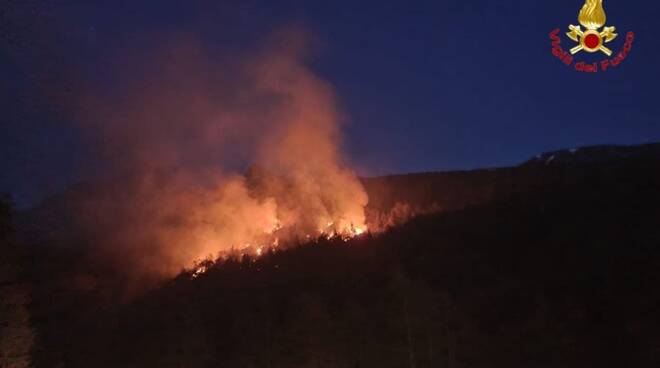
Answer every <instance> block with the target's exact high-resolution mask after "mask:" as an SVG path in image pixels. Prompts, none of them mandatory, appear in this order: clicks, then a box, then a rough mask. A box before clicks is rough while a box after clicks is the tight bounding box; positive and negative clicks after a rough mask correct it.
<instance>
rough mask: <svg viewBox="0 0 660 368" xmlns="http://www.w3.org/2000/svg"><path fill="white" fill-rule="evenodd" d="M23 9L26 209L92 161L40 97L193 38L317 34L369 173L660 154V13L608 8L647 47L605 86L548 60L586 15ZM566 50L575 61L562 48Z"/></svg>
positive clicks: (6, 43)
mask: <svg viewBox="0 0 660 368" xmlns="http://www.w3.org/2000/svg"><path fill="white" fill-rule="evenodd" d="M15 3H18V4H13V5H12V4H11V2H3V4H4V5H0V10H1V11H2V13H0V15H1V16H2V18H1V20H0V23H2V25H0V31H1V32H2V40H1V42H2V43H0V46H1V47H2V49H1V52H0V80H1V81H2V83H1V84H0V97H1V98H2V100H1V101H2V102H1V108H2V111H3V114H2V116H1V117H0V119H2V120H0V121H1V124H2V132H3V133H2V136H1V137H0V168H1V169H2V175H1V176H0V191H10V192H13V193H14V194H15V196H16V197H17V199H18V201H19V202H26V201H27V202H29V201H33V200H34V198H38V197H40V196H43V195H45V194H48V193H49V192H52V191H55V190H58V189H59V188H62V187H63V186H65V185H66V184H67V183H69V182H70V181H72V180H75V178H76V173H77V166H78V165H80V161H81V159H84V157H85V154H86V152H85V148H84V147H82V146H81V144H80V140H79V139H78V137H77V134H78V133H77V132H76V131H75V130H73V129H72V128H71V125H68V124H66V122H63V121H62V119H64V118H63V116H62V115H61V114H58V111H57V110H58V109H57V103H53V100H58V101H59V100H61V99H62V98H61V96H55V97H53V93H55V95H58V94H62V95H63V96H66V88H65V87H59V88H60V90H58V92H53V91H52V90H51V89H48V88H46V89H44V88H42V86H43V85H49V84H52V85H59V86H65V85H66V84H67V83H75V81H72V80H71V79H72V76H74V78H73V79H74V80H75V79H76V77H79V78H80V79H81V80H85V81H86V82H89V80H92V81H94V80H97V82H98V83H101V84H102V83H104V81H103V79H104V77H105V76H107V75H109V73H107V70H108V69H109V68H111V67H112V66H111V65H110V64H109V63H108V62H107V60H108V59H110V58H111V57H112V56H116V55H118V54H121V52H122V48H123V47H124V46H125V45H126V44H129V43H130V44H136V43H137V44H140V43H143V44H145V45H148V44H149V43H150V42H151V41H154V40H157V39H160V38H162V37H164V36H165V35H168V34H174V33H180V32H185V33H188V34H192V35H194V36H195V37H198V38H199V39H201V40H202V41H203V43H204V45H205V47H207V48H208V49H209V50H212V51H213V50H217V51H218V52H224V51H223V50H225V51H226V50H227V49H231V48H241V47H249V45H253V44H256V43H258V42H259V41H260V40H261V39H263V38H264V36H265V35H267V34H269V33H270V32H271V31H272V30H273V29H276V28H278V27H280V26H282V25H286V24H289V23H292V22H293V23H297V24H302V25H304V27H305V28H307V29H308V30H309V31H311V32H312V33H313V34H315V35H316V36H317V38H318V45H319V47H317V51H316V53H315V58H314V60H313V63H312V67H313V68H314V69H315V70H316V71H317V72H318V73H319V74H320V75H321V76H323V77H324V78H325V79H327V80H328V81H330V83H332V85H333V86H334V87H335V89H336V92H337V95H338V96H339V99H340V102H341V104H342V107H343V108H344V110H345V111H346V113H347V115H348V117H349V124H348V125H347V126H346V127H345V133H346V136H347V140H346V150H347V152H348V156H349V159H350V160H351V161H352V163H353V164H354V165H355V167H356V168H357V169H358V170H359V171H360V172H361V173H362V174H368V175H375V174H385V173H397V172H412V171H430V170H449V169H471V168H480V167H493V166H504V165H512V164H516V163H519V162H521V161H523V160H525V159H527V158H528V157H530V156H532V155H534V154H536V153H539V152H542V151H547V150H552V149H557V148H568V147H575V146H582V145H591V144H602V143H620V144H634V143H642V142H650V141H658V140H660V121H659V120H658V118H657V117H658V116H659V114H660V103H659V102H658V97H657V96H658V92H657V91H658V87H659V86H660V38H659V37H658V35H657V33H656V32H657V31H656V30H655V29H654V27H655V26H656V24H657V22H656V19H657V17H658V15H659V14H660V4H658V3H657V2H651V1H613V0H605V2H604V5H605V9H606V11H607V14H608V24H609V25H614V26H616V27H617V29H618V31H619V34H620V36H619V38H618V39H617V40H615V41H614V42H612V43H611V44H610V47H611V48H612V49H614V50H615V51H618V50H619V49H620V48H621V47H622V44H623V39H624V38H625V32H626V31H629V30H630V31H634V32H635V34H636V39H635V43H634V47H633V50H632V52H631V54H630V55H629V56H628V58H627V59H626V60H625V61H624V62H623V64H622V65H621V66H620V67H619V68H618V69H613V70H610V71H608V72H606V73H598V74H583V73H578V72H575V71H573V70H572V69H570V68H568V67H566V66H564V65H563V64H561V63H560V62H559V60H557V59H555V58H554V57H553V56H552V55H551V52H550V48H551V47H550V40H549V38H548V33H549V32H550V31H551V30H552V29H554V28H561V29H562V31H563V30H564V29H565V28H566V27H567V26H568V24H571V23H573V24H577V15H578V11H579V9H580V7H581V6H582V3H581V1H579V0H577V1H567V0H561V1H542V2H540V1H506V0H502V1H496V2H495V1H484V0H479V1H465V0H445V1H442V0H437V1H405V2H403V1H401V2H395V1H379V2H376V1H310V0H308V1H275V0H261V1H257V0H246V1H235V2H223V1H219V0H214V1H172V0H153V1H97V2H94V1H45V0H42V1H38V0H36V1H29V2H28V1H26V2H15ZM563 33H564V32H562V37H563ZM562 45H563V47H564V48H565V49H569V48H570V47H572V45H571V41H570V40H568V39H567V38H565V37H563V41H562ZM581 57H583V58H584V59H585V60H594V61H595V60H600V59H602V58H603V56H600V55H596V56H594V55H585V54H582V55H581ZM63 80H66V82H63ZM46 90H48V92H46ZM64 99H65V98H64Z"/></svg>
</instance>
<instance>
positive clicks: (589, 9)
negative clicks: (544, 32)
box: [550, 0, 635, 73]
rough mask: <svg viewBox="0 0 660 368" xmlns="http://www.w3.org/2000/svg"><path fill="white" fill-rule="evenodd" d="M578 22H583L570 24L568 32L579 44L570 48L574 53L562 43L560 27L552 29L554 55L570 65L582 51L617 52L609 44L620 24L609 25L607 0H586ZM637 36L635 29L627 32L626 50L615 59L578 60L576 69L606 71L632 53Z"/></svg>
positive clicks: (624, 48)
mask: <svg viewBox="0 0 660 368" xmlns="http://www.w3.org/2000/svg"><path fill="white" fill-rule="evenodd" d="M578 22H579V23H580V25H573V24H571V25H569V26H568V32H567V33H566V36H568V38H569V39H571V40H572V41H574V42H576V43H577V45H575V47H573V48H571V49H570V53H569V52H566V51H564V50H563V49H562V48H561V46H560V44H561V40H560V39H559V36H558V34H559V32H560V30H559V29H555V30H554V31H552V32H551V33H550V39H551V40H552V47H553V48H552V53H553V55H555V56H556V57H557V58H559V59H560V60H561V61H562V62H564V64H566V65H572V64H573V59H574V58H573V55H576V54H578V53H580V52H582V51H584V52H587V53H598V52H600V53H602V54H605V55H606V56H607V57H611V56H612V54H613V52H612V50H611V49H610V48H609V47H607V46H606V44H608V43H610V42H612V41H614V40H615V39H616V38H617V36H618V34H617V33H616V27H614V26H612V25H610V26H607V23H606V22H607V15H606V14H605V9H604V8H603V0H585V3H584V5H583V6H582V9H581V10H580V13H579V15H578ZM583 27H584V28H583ZM634 38H635V34H634V33H633V32H628V33H627V34H626V42H625V44H624V47H623V50H622V51H621V52H619V53H618V54H617V55H616V57H615V58H614V59H605V60H602V61H600V62H594V63H590V64H587V63H585V62H578V63H576V64H575V69H576V70H578V71H583V72H592V73H595V72H598V71H599V70H601V71H606V70H607V69H608V67H610V66H612V67H616V66H618V65H619V64H620V63H621V61H623V60H624V59H625V58H626V57H627V56H628V53H629V52H630V50H631V49H632V43H633V40H634ZM599 66H600V68H599Z"/></svg>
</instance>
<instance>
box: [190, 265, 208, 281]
mask: <svg viewBox="0 0 660 368" xmlns="http://www.w3.org/2000/svg"><path fill="white" fill-rule="evenodd" d="M206 271H208V268H207V267H206V266H205V265H202V266H199V267H197V268H196V269H195V271H194V272H193V273H192V275H191V276H190V278H191V279H196V278H198V277H199V276H201V275H203V274H205V273H206Z"/></svg>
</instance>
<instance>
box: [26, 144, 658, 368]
mask: <svg viewBox="0 0 660 368" xmlns="http://www.w3.org/2000/svg"><path fill="white" fill-rule="evenodd" d="M608 162H611V161H608ZM658 162H659V161H657V160H655V159H651V158H649V157H644V158H640V157H635V158H630V159H626V160H623V161H621V162H618V163H616V164H603V163H598V164H585V163H560V164H551V163H548V164H546V163H542V164H535V163H533V162H532V163H530V164H528V165H523V166H521V167H519V168H512V169H503V170H498V171H484V172H477V173H475V175H476V176H475V177H472V178H470V174H469V173H459V174H441V175H457V176H458V177H460V178H462V179H461V180H464V181H465V182H464V183H461V184H460V185H455V186H454V188H453V189H452V188H451V186H450V185H449V184H446V182H444V184H443V182H442V181H440V180H437V179H434V178H435V176H434V175H436V174H431V175H429V176H428V178H429V181H428V183H427V184H424V180H422V179H421V178H422V177H421V176H420V177H415V179H414V183H413V182H409V184H408V185H407V186H406V185H404V187H407V188H408V191H406V190H404V187H402V188H401V189H400V190H397V191H391V193H397V195H398V198H397V197H396V196H394V195H392V196H389V197H388V198H385V197H381V198H377V197H374V196H372V199H373V198H376V200H377V201H378V200H382V201H383V203H385V202H386V201H390V202H396V201H406V200H407V199H406V197H409V198H410V201H420V202H417V203H419V204H420V205H423V202H421V200H420V199H418V197H415V196H417V195H420V193H425V195H428V196H430V197H429V198H430V199H429V198H426V199H424V200H440V199H442V198H444V196H447V194H446V191H450V192H451V191H452V190H453V193H458V194H456V196H459V195H463V196H464V197H463V199H461V200H460V201H459V200H456V204H454V205H451V206H450V205H445V207H444V208H448V209H447V210H446V211H445V212H442V213H438V214H433V215H426V216H422V217H418V218H416V219H414V220H412V221H410V222H409V223H407V224H405V225H403V226H400V227H397V228H394V229H392V230H390V231H388V232H387V233H385V234H382V235H378V236H376V235H373V236H372V235H366V236H363V237H361V238H359V239H355V240H353V241H350V242H347V243H344V242H342V241H321V242H318V243H313V244H308V245H305V246H302V247H299V248H296V249H291V250H289V251H286V252H280V253H277V254H270V255H266V256H264V257H262V258H261V259H259V260H256V261H254V260H251V259H242V260H235V261H229V262H226V263H224V264H219V265H216V266H214V267H212V268H211V269H210V270H209V271H208V272H207V273H206V274H204V275H202V276H200V277H199V278H197V279H195V280H191V278H190V275H185V274H184V275H181V277H179V278H178V279H176V280H173V281H171V282H169V283H167V284H166V285H163V286H162V287H160V288H158V289H155V290H152V291H150V292H148V293H145V294H143V295H141V296H139V297H138V298H136V299H134V300H132V301H128V302H119V301H118V297H119V294H117V293H115V290H116V289H115V286H116V285H115V284H116V283H117V282H118V281H116V280H115V281H112V282H111V281H108V280H110V279H111V278H110V276H108V275H107V274H105V273H104V271H103V270H102V269H101V268H98V267H96V266H94V263H93V262H87V260H85V262H82V260H84V257H83V255H81V254H76V251H74V250H72V249H69V250H68V251H64V250H55V249H54V248H53V249H50V250H44V249H41V250H40V252H39V254H36V253H35V254H34V255H33V256H32V262H31V263H30V269H31V270H32V275H31V283H32V284H33V293H32V295H33V297H32V304H31V307H30V312H31V316H32V324H33V327H34V328H35V330H36V335H37V337H36V341H35V344H34V346H33V350H32V359H33V363H34V365H35V366H37V367H91V366H94V367H379V368H380V367H454V368H460V367H503V368H504V367H507V368H510V367H558V366H561V367H580V368H582V367H585V366H588V367H596V366H598V367H657V366H660V332H659V331H660V313H659V311H660V293H658V291H657V290H658V285H659V284H660V226H658V225H660V192H659V191H658V188H660V170H658V169H659V164H658ZM480 175H483V176H484V177H487V178H489V179H483V178H482V177H481V176H480ZM489 175H493V176H494V178H491V177H489ZM383 180H391V179H383ZM396 180H403V179H396ZM434 180H437V181H434ZM415 183H418V184H415ZM469 183H472V184H473V185H475V186H474V187H473V188H474V190H473V192H470V191H468V190H467V189H466V185H468V184H469ZM378 185H381V184H378ZM415 185H423V186H426V188H427V189H425V190H426V192H423V191H421V190H419V189H417V187H415ZM478 185H482V187H479V186H478ZM383 188H385V187H383ZM482 190H485V191H486V192H487V193H488V196H485V195H484V194H483V193H482ZM433 196H435V197H433ZM431 197H433V198H431ZM383 198H384V199H383ZM465 198H477V199H478V200H477V199H475V200H474V201H468V200H467V199H465ZM459 202H460V203H459ZM450 203H451V202H450ZM442 205H443V203H441V206H442ZM83 275H84V276H83Z"/></svg>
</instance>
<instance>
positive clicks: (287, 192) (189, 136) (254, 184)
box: [77, 29, 368, 277]
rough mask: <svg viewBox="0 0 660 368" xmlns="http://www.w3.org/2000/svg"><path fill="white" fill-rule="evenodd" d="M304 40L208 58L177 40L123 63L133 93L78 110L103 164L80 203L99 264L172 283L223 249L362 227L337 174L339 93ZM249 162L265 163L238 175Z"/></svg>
mask: <svg viewBox="0 0 660 368" xmlns="http://www.w3.org/2000/svg"><path fill="white" fill-rule="evenodd" d="M306 43H307V37H306V35H305V33H304V32H302V31H301V30H300V29H288V30H285V31H283V32H278V33H277V34H276V36H275V37H271V38H270V40H269V42H267V43H266V44H265V45H263V46H262V47H261V48H259V50H258V52H254V53H250V54H243V55H238V54H235V55H231V56H229V57H222V58H212V57H210V56H208V55H207V53H206V52H205V51H204V49H203V47H202V46H201V45H200V43H198V42H196V41H194V40H191V39H189V38H182V39H179V40H176V41H174V42H170V43H168V45H167V46H165V47H161V48H159V51H158V52H154V53H142V54H140V53H135V54H134V55H131V56H129V57H124V58H123V59H122V61H121V63H120V64H121V65H123V68H124V69H125V70H126V75H128V76H130V78H131V80H130V82H129V83H124V84H122V87H116V88H111V89H109V90H108V91H104V93H102V94H101V93H98V92H97V91H90V92H88V93H86V94H85V97H84V98H82V99H81V101H82V102H81V103H80V104H79V106H78V109H77V110H78V111H79V113H78V118H77V120H78V121H80V126H82V128H83V131H84V132H85V135H86V136H87V137H88V138H89V142H91V143H92V145H93V146H94V147H96V149H98V150H99V152H101V156H102V157H103V160H102V164H101V165H99V167H97V168H95V174H96V177H97V178H99V179H100V180H99V182H100V183H103V184H98V187H97V188H95V190H94V191H93V193H94V194H93V195H90V196H87V197H85V198H84V199H83V200H80V201H79V203H77V214H78V215H79V220H80V221H79V222H80V224H82V225H83V228H84V232H85V234H87V235H88V241H89V242H91V243H94V245H95V246H96V248H97V249H98V254H99V255H100V256H102V257H107V258H108V259H112V260H115V261H116V263H117V264H118V265H120V266H121V267H125V269H126V270H127V272H129V273H131V274H134V275H137V276H139V277H171V276H173V275H175V274H177V273H178V272H180V271H181V270H182V269H183V268H190V267H193V266H194V265H195V263H196V262H198V261H200V260H202V259H205V258H208V257H211V258H213V257H217V256H218V255H221V254H227V253H228V252H245V253H252V254H260V253H261V252H262V251H263V249H264V248H269V247H277V246H280V244H282V242H283V241H287V240H295V239H305V238H309V237H317V236H353V235H355V234H359V233H361V232H363V231H365V230H366V228H365V215H364V208H365V206H366V205H367V201H368V199H367V195H366V192H365V191H364V189H363V187H362V185H361V184H360V182H359V181H358V179H357V178H356V175H355V173H354V172H352V171H351V170H350V169H348V168H346V167H345V166H344V164H343V163H342V159H341V154H340V152H339V146H340V143H341V142H340V140H341V139H340V138H341V137H340V123H341V120H342V119H341V113H340V112H338V110H337V107H336V102H335V97H334V95H333V91H332V88H331V87H330V85H328V83H326V82H325V81H323V80H322V79H320V78H319V77H317V76H316V75H315V74H314V73H313V72H312V71H311V70H310V69H309V68H308V67H307V66H306V65H305V59H306V53H307V52H306V51H307V46H306ZM241 163H253V164H258V166H254V167H253V169H251V170H250V173H249V175H247V177H246V176H245V175H243V170H242V169H237V168H240V167H241Z"/></svg>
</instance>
